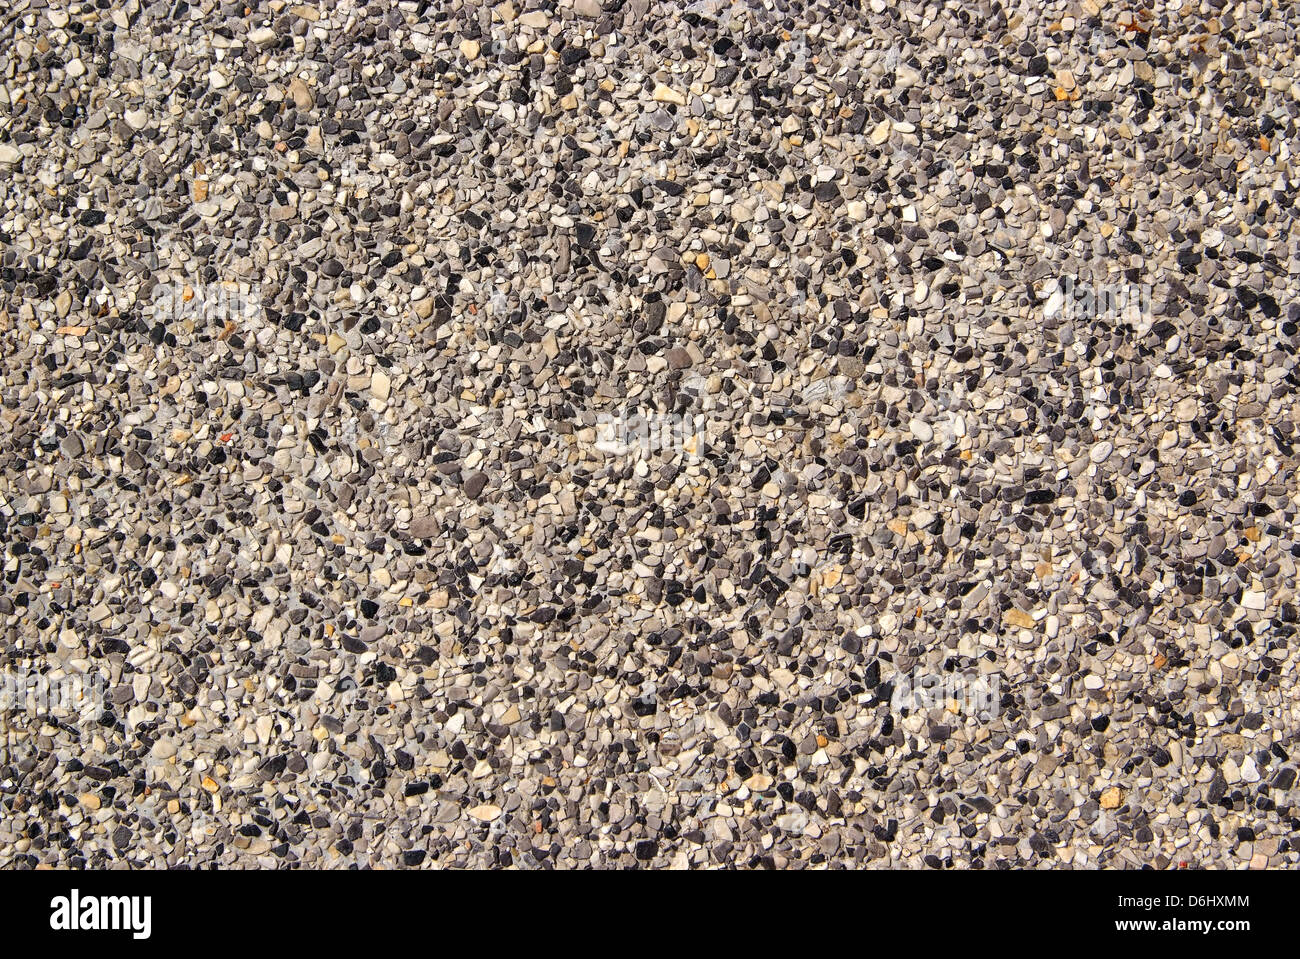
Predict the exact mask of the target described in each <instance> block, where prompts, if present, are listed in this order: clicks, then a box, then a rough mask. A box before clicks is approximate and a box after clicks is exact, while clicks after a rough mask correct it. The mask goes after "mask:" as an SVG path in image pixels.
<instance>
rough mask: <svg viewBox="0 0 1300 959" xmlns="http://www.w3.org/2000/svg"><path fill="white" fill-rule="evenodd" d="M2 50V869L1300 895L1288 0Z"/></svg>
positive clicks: (763, 13) (577, 6)
mask: <svg viewBox="0 0 1300 959" xmlns="http://www.w3.org/2000/svg"><path fill="white" fill-rule="evenodd" d="M246 2H247V6H246ZM110 7H111V9H110ZM0 18H2V19H0V23H2V24H3V26H2V27H0V250H2V253H0V260H2V262H0V267H2V269H0V354H2V356H3V359H2V363H3V390H2V394H0V471H2V478H0V540H2V541H3V543H2V545H3V555H2V556H0V562H2V563H3V574H4V587H3V593H2V594H0V636H2V643H0V666H3V668H4V669H5V670H6V671H7V675H9V676H11V677H13V676H28V677H31V676H33V675H37V674H39V676H40V678H41V680H42V681H43V682H45V683H47V684H50V685H55V686H57V685H58V684H59V683H60V682H62V683H65V684H66V683H68V682H71V681H72V677H81V678H82V679H86V680H89V679H98V681H99V682H100V683H101V684H102V686H101V687H98V689H100V691H101V692H102V695H101V694H100V692H93V693H92V694H91V695H88V696H86V697H83V700H82V701H81V704H80V705H79V706H77V707H76V708H73V709H68V708H54V707H50V708H46V709H42V708H20V707H19V706H15V705H13V704H11V708H8V709H6V710H5V711H4V712H3V714H0V722H2V723H3V730H0V732H2V733H3V743H4V749H3V756H0V864H3V865H9V866H26V867H34V866H44V865H90V866H120V865H124V864H133V865H141V866H154V867H160V866H166V865H181V864H188V865H209V864H222V865H238V866H271V867H277V866H291V865H307V866H323V867H334V868H345V867H351V866H381V865H382V866H385V867H395V866H404V865H405V866H420V867H425V868H430V867H432V868H442V867H461V866H475V867H482V866H495V867H501V866H514V867H518V868H527V869H532V868H557V867H558V868H569V867H587V866H618V867H628V866H646V867H704V866H710V867H742V868H748V867H792V868H803V867H847V866H886V865H891V866H908V867H932V868H948V867H955V868H986V869H988V868H1001V867H1006V866H1013V865H1014V866H1022V865H1023V866H1035V867H1037V866H1056V867H1062V866H1076V867H1089V868H1093V867H1137V866H1148V865H1149V866H1154V867H1156V868H1179V867H1182V866H1184V865H1190V866H1207V867H1224V868H1240V867H1245V866H1251V867H1255V868H1263V867H1269V866H1283V865H1290V866H1295V865H1297V864H1298V863H1300V856H1298V854H1297V850H1296V849H1295V846H1294V844H1295V842H1296V841H1297V840H1296V831H1297V828H1300V787H1297V784H1296V768H1297V764H1298V762H1300V756H1297V755H1296V750H1297V748H1298V747H1297V743H1296V742H1295V740H1296V734H1297V730H1300V699H1298V698H1297V687H1296V669H1297V665H1298V664H1297V652H1296V650H1297V642H1298V640H1297V630H1296V622H1297V597H1296V557H1297V555H1300V545H1297V532H1296V530H1297V526H1296V512H1297V492H1298V490H1297V487H1298V483H1297V459H1296V453H1295V444H1296V443H1297V442H1298V441H1300V435H1297V434H1298V430H1300V408H1298V406H1297V399H1296V397H1297V365H1296V349H1297V328H1296V324H1297V320H1298V319H1300V305H1297V304H1296V303H1295V302H1294V297H1295V292H1296V288H1297V272H1298V267H1300V257H1298V256H1297V253H1298V251H1300V240H1298V239H1297V231H1296V227H1295V221H1296V216H1297V211H1296V206H1295V204H1296V201H1297V193H1296V189H1297V170H1296V164H1295V157H1294V155H1293V154H1292V152H1291V151H1292V150H1293V149H1295V148H1296V146H1297V143H1296V129H1297V114H1298V113H1300V105H1298V103H1297V100H1298V98H1300V86H1298V85H1297V79H1298V77H1297V70H1296V53H1297V46H1298V40H1297V37H1298V31H1300V11H1298V10H1297V8H1296V7H1295V6H1294V5H1292V4H1288V3H1274V2H1260V0H1251V2H1240V3H1229V2H1221V0H1183V2H1181V3H1178V2H1177V0H1170V2H1167V3H1163V4H1156V5H1155V9H1154V10H1153V11H1148V10H1146V9H1144V8H1142V7H1141V6H1138V5H1130V4H1127V3H1123V2H1116V0H1110V2H1107V0H1080V2H1068V3H1060V2H1048V3H1025V4H1023V5H1021V4H1015V3H1010V2H1005V3H998V2H991V0H972V2H968V3H965V4H960V5H959V4H956V3H934V2H930V3H923V2H918V0H896V2H895V0H891V2H885V0H867V2H866V3H864V4H862V5H861V6H859V5H858V4H850V3H837V2H826V0H818V2H812V3H787V2H783V0H765V2H759V0H750V2H726V0H700V2H694V3H689V4H680V3H677V4H670V3H653V4H652V3H648V2H647V0H626V2H619V0H571V2H559V3H554V2H544V3H538V2H535V0H514V2H505V3H501V4H496V5H492V4H482V5H478V4H470V3H461V2H457V0H453V2H450V3H439V2H429V0H422V2H420V3H418V4H417V3H411V2H400V3H399V2H385V3H372V4H370V5H361V4H357V3H352V2H347V0H343V2H340V3H338V4H322V5H321V6H315V5H310V4H303V5H294V4H291V3H284V2H279V0H275V2H270V3H266V2H255V0H241V2H238V3H224V4H218V3H213V2H209V0H202V2H198V3H189V4H187V3H185V2H183V0H181V2H176V3H152V4H145V3H141V2H139V0H129V2H128V3H126V4H109V3H106V2H102V0H101V2H98V3H93V4H92V3H72V4H67V5H59V4H49V5H47V4H46V3H44V2H41V0H17V2H15V3H11V4H10V5H8V6H7V7H6V10H5V12H4V13H3V14H0ZM1093 292H1096V293H1097V296H1096V297H1094V296H1093V295H1092V293H1093ZM1085 293H1086V300H1085V298H1084V294H1085ZM638 416H639V417H641V419H640V420H637V419H636V418H637V417H638ZM629 423H631V425H630V426H629ZM647 424H648V426H647ZM647 436H649V438H648V439H647ZM934 677H939V678H940V679H941V680H942V682H943V683H944V684H945V685H944V686H943V693H942V695H926V694H925V692H924V690H925V689H927V688H928V687H927V683H928V682H930V681H931V680H933V679H934ZM972 689H975V690H977V691H979V690H983V691H985V692H988V691H990V690H991V694H989V695H984V696H983V697H982V698H981V696H980V695H976V696H972V695H970V691H971V690H972Z"/></svg>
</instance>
